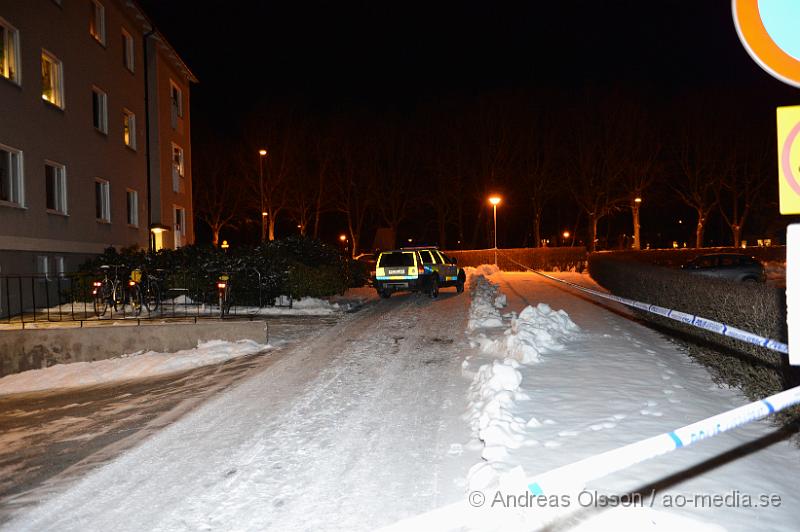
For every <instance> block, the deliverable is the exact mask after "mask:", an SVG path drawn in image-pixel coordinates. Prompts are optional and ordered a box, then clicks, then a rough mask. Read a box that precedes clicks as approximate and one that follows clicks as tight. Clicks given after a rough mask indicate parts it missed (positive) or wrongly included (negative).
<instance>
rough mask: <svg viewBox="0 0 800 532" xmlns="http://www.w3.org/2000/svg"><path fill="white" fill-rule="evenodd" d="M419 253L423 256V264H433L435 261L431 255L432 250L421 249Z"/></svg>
mask: <svg viewBox="0 0 800 532" xmlns="http://www.w3.org/2000/svg"><path fill="white" fill-rule="evenodd" d="M419 254H420V256H421V257H422V263H423V264H433V263H434V260H433V257H432V256H431V252H430V251H420V252H419Z"/></svg>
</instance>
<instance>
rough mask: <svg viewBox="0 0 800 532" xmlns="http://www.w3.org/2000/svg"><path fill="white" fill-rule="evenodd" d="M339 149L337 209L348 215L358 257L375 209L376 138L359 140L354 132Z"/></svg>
mask: <svg viewBox="0 0 800 532" xmlns="http://www.w3.org/2000/svg"><path fill="white" fill-rule="evenodd" d="M350 133H351V134H350V135H347V138H344V139H342V140H340V143H339V144H338V145H337V146H336V159H335V164H333V165H332V166H331V177H332V178H333V180H332V181H333V182H334V183H336V205H337V210H338V211H339V212H341V213H342V214H344V215H345V218H346V220H347V231H348V233H349V235H350V242H351V244H352V246H351V254H352V256H353V257H356V256H357V255H358V252H359V250H360V249H361V237H362V232H363V229H364V223H365V221H366V219H367V215H368V213H369V212H370V209H371V207H372V200H373V198H374V192H373V188H374V186H375V182H374V181H375V175H376V173H375V172H376V170H377V167H378V164H377V154H376V147H375V142H374V139H372V140H373V141H372V142H370V141H369V140H368V139H359V138H357V137H356V135H355V134H354V133H353V132H352V131H351V132H350Z"/></svg>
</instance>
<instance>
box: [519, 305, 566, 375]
mask: <svg viewBox="0 0 800 532" xmlns="http://www.w3.org/2000/svg"><path fill="white" fill-rule="evenodd" d="M578 331H580V329H579V328H578V326H577V325H575V323H573V321H572V320H571V319H570V318H569V315H568V314H567V313H566V312H565V311H563V310H558V311H555V310H553V309H551V308H550V306H549V305H547V304H546V303H539V304H538V305H537V306H535V307H532V306H530V305H528V306H527V307H525V308H524V309H523V310H522V312H520V313H519V316H518V317H516V318H513V317H512V318H511V328H509V329H508V330H506V332H505V334H506V339H505V346H504V347H505V354H506V356H508V357H511V358H513V359H515V360H518V361H519V362H522V363H523V364H529V363H531V362H538V361H539V355H541V353H542V352H543V351H557V350H560V349H561V348H562V346H563V345H564V342H566V341H568V340H570V339H572V338H573V337H574V333H577V332H578Z"/></svg>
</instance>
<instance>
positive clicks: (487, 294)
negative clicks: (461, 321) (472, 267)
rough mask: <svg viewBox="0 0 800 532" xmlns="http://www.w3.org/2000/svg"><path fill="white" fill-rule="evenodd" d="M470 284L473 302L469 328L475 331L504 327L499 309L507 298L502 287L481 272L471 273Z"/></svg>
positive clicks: (470, 308)
mask: <svg viewBox="0 0 800 532" xmlns="http://www.w3.org/2000/svg"><path fill="white" fill-rule="evenodd" d="M468 285H469V291H470V295H471V296H472V302H471V303H470V307H469V320H468V322H467V328H468V329H469V330H470V331H474V330H475V329H490V328H494V327H502V326H503V318H502V317H501V316H500V311H499V310H498V309H499V308H502V307H503V306H505V304H506V298H505V295H503V294H501V293H500V288H499V287H498V286H497V285H496V284H494V283H493V282H491V281H489V280H488V279H486V277H484V276H483V275H481V274H477V275H476V274H473V275H471V276H470V277H469V282H468ZM501 296H502V297H501Z"/></svg>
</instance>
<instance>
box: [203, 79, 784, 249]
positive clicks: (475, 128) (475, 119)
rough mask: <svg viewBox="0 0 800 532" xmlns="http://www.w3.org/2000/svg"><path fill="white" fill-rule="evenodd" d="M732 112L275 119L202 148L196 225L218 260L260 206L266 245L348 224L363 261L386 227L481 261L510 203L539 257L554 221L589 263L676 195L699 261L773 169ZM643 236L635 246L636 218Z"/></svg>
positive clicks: (616, 106) (609, 109)
mask: <svg viewBox="0 0 800 532" xmlns="http://www.w3.org/2000/svg"><path fill="white" fill-rule="evenodd" d="M722 107H723V106H719V105H718V106H714V105H709V103H708V102H707V101H702V100H699V99H696V98H695V99H691V98H690V99H687V100H686V101H685V102H680V103H677V104H674V105H673V106H671V107H670V108H669V109H665V108H662V107H658V106H656V107H654V106H653V105H652V104H651V103H648V102H647V101H645V100H643V99H641V98H636V97H633V96H631V95H630V94H623V93H617V92H609V91H602V92H600V91H587V92H585V93H583V94H580V95H571V96H569V97H565V96H564V95H559V94H553V93H548V92H546V91H539V92H537V93H535V94H533V95H532V94H531V93H528V92H526V93H503V94H496V95H494V96H492V97H483V98H480V99H467V98H464V99H461V100H458V101H448V102H443V103H441V102H440V103H437V105H435V106H434V105H429V106H425V107H421V108H419V109H416V110H414V111H412V112H408V113H404V114H403V113H399V112H382V113H377V112H374V111H371V112H367V111H352V112H346V113H345V112H341V113H326V114H325V115H324V116H321V115H319V114H317V115H313V114H310V113H308V112H299V111H297V110H288V109H286V108H278V109H264V110H261V111H255V112H254V113H253V114H252V115H251V118H250V120H249V121H248V122H247V123H246V124H245V125H244V126H243V127H242V130H241V135H240V136H239V137H238V138H236V139H224V138H214V137H205V138H202V140H201V141H199V142H196V145H195V150H194V152H195V166H194V179H195V186H194V190H195V212H196V214H197V216H198V218H199V219H200V220H202V221H203V222H204V223H206V224H207V225H208V226H209V228H210V229H211V232H212V234H213V241H214V243H215V244H217V242H218V240H219V234H220V231H221V230H223V229H224V228H226V227H228V228H240V229H241V228H243V226H245V225H247V224H252V223H254V221H255V222H257V223H260V217H259V214H261V209H262V202H263V212H265V213H266V214H265V216H266V222H267V227H268V230H267V237H268V238H269V239H274V238H275V234H276V223H277V222H278V221H279V220H291V221H292V223H293V224H294V225H296V226H297V231H298V232H300V233H301V234H308V235H310V236H314V237H319V236H320V235H321V232H322V231H323V228H324V224H325V223H326V222H330V221H331V220H340V221H341V222H340V223H343V225H344V226H345V227H346V231H347V233H348V239H349V241H350V242H351V250H352V252H353V254H356V253H358V252H359V250H363V249H365V248H369V247H370V244H371V242H369V241H367V240H366V238H365V236H366V235H369V234H371V233H372V231H373V230H374V229H375V228H376V227H385V228H388V229H389V230H390V232H391V234H394V235H396V234H398V232H399V230H400V228H401V227H413V228H414V229H415V230H416V231H417V232H420V233H424V234H428V235H430V236H428V240H429V241H430V240H438V243H439V245H441V246H447V245H448V244H449V243H452V240H457V241H458V242H460V243H461V245H463V246H465V247H481V246H482V245H485V244H486V241H487V240H486V235H488V234H489V231H490V228H489V224H490V223H491V220H490V216H488V214H489V211H488V210H487V208H486V203H485V200H486V198H487V196H488V195H489V194H490V193H494V192H500V193H502V194H503V195H504V197H505V198H507V199H508V201H506V200H504V208H505V209H506V210H505V211H504V212H505V213H506V214H504V220H505V222H506V224H507V225H508V226H515V227H516V228H517V229H518V231H517V232H518V233H519V234H530V235H531V237H530V239H529V240H528V242H529V243H532V244H533V245H539V243H540V242H542V238H543V233H544V231H545V229H544V228H545V227H546V226H551V227H552V221H551V220H552V218H553V212H554V210H555V209H556V208H558V209H560V210H561V212H562V213H566V214H565V215H568V216H570V217H575V218H576V220H580V219H581V218H583V220H584V222H583V224H584V227H585V229H586V238H585V241H586V243H587V246H588V247H589V248H590V249H594V246H595V243H596V242H597V241H598V238H597V227H598V223H599V222H600V221H601V220H603V219H604V218H606V217H609V216H616V215H619V214H620V213H626V212H629V210H632V211H633V212H634V214H635V215H636V214H637V213H638V209H636V208H634V209H632V207H638V205H635V204H634V203H633V201H634V199H635V198H637V197H643V196H646V197H647V201H648V202H650V203H649V204H651V205H655V204H657V203H658V202H659V201H662V202H665V203H668V202H666V201H665V200H666V198H663V197H662V198H657V197H656V196H655V195H656V194H661V195H664V194H667V193H669V194H671V195H672V196H673V197H674V198H677V199H679V200H680V201H681V202H683V203H685V205H686V206H688V207H689V208H691V209H692V210H694V211H695V213H696V215H697V229H696V245H697V246H698V247H700V246H702V244H703V235H704V229H705V227H706V225H707V222H708V218H709V216H710V214H711V212H712V211H714V210H715V209H716V210H718V211H719V212H720V213H721V215H722V217H723V218H724V220H725V222H726V223H727V225H728V226H729V227H730V230H731V234H732V241H733V243H734V245H738V244H739V241H740V239H741V235H742V228H743V227H744V225H745V222H746V221H747V219H748V214H749V213H750V212H751V211H752V209H753V206H754V204H756V202H757V201H758V198H759V194H761V193H762V192H764V190H765V187H764V184H765V183H767V182H768V181H769V176H771V171H770V164H773V161H772V159H771V158H770V157H771V156H772V153H771V151H770V150H769V149H768V146H769V142H770V139H769V138H765V137H766V135H765V134H764V132H763V131H764V130H763V128H757V127H753V125H752V123H748V122H747V120H746V119H744V118H743V117H741V116H739V117H732V116H730V115H726V114H725V113H721V112H718V113H715V112H714V109H717V108H722ZM654 109H655V110H654ZM262 148H263V149H267V151H268V155H267V156H266V157H260V156H259V155H258V151H259V149H262ZM655 185H659V186H655ZM659 191H660V192H659ZM664 191H668V192H664ZM648 194H649V196H648ZM569 213H571V214H569ZM548 222H549V224H548ZM577 224H578V222H577V221H576V225H577ZM632 225H633V226H635V234H636V235H637V238H636V239H635V240H634V246H635V245H638V243H639V242H638V219H637V218H634V219H633V220H632ZM426 231H430V233H426ZM517 245H518V244H517Z"/></svg>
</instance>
